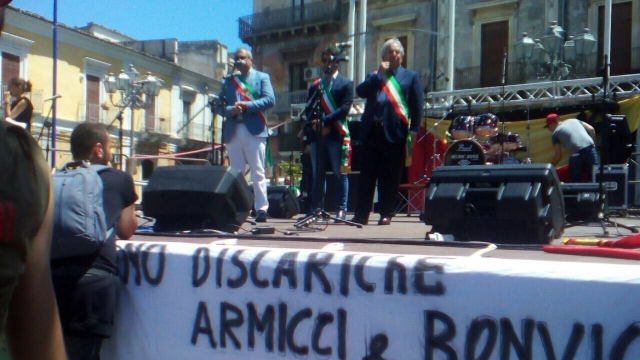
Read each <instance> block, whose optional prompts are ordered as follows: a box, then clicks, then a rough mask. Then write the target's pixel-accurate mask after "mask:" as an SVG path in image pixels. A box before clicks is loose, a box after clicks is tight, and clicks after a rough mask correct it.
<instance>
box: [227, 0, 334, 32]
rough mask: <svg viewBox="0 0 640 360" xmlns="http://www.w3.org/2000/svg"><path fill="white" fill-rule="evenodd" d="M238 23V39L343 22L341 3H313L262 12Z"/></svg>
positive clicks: (244, 18)
mask: <svg viewBox="0 0 640 360" xmlns="http://www.w3.org/2000/svg"><path fill="white" fill-rule="evenodd" d="M239 22H240V29H239V36H240V38H246V37H249V36H255V35H258V34H261V33H264V32H268V31H275V30H286V29H290V28H297V27H304V26H309V25H315V24H322V23H331V24H341V23H342V22H343V19H342V1H340V0H325V1H315V2H312V3H310V4H304V5H298V6H293V7H287V8H284V9H278V10H270V11H264V12H261V13H257V14H253V15H247V16H243V17H241V18H240V19H239Z"/></svg>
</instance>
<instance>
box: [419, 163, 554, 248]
mask: <svg viewBox="0 0 640 360" xmlns="http://www.w3.org/2000/svg"><path fill="white" fill-rule="evenodd" d="M424 211H425V212H424V221H425V223H426V224H427V225H431V226H432V230H431V231H433V232H439V233H442V234H452V235H453V236H454V239H455V240H456V241H482V242H491V243H497V244H548V243H549V242H550V241H551V240H552V239H554V238H555V239H557V238H559V237H560V236H561V235H562V232H563V227H564V201H563V199H562V191H561V188H560V181H559V180H558V175H557V174H556V172H555V170H554V169H553V167H552V166H551V164H517V165H512V164H510V165H470V166H440V167H438V168H436V169H435V170H434V171H433V173H432V175H431V178H430V180H429V183H428V187H427V191H426V193H425V199H424Z"/></svg>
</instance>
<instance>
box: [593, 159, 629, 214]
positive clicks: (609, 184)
mask: <svg viewBox="0 0 640 360" xmlns="http://www.w3.org/2000/svg"><path fill="white" fill-rule="evenodd" d="M602 166H603V169H602V175H603V176H604V182H603V183H602V185H603V187H604V190H605V191H606V194H607V196H606V200H607V202H606V204H607V209H606V210H627V207H628V206H627V204H628V199H627V197H628V189H629V165H627V164H614V165H602ZM593 182H595V183H598V184H599V183H600V166H598V165H596V166H594V167H593Z"/></svg>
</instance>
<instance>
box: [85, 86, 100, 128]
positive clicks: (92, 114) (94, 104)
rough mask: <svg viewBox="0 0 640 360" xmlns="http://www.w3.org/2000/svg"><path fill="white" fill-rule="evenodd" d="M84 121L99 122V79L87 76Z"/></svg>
mask: <svg viewBox="0 0 640 360" xmlns="http://www.w3.org/2000/svg"><path fill="white" fill-rule="evenodd" d="M86 92H87V102H86V118H85V120H86V121H89V122H100V78H99V77H97V76H93V75H87V81H86Z"/></svg>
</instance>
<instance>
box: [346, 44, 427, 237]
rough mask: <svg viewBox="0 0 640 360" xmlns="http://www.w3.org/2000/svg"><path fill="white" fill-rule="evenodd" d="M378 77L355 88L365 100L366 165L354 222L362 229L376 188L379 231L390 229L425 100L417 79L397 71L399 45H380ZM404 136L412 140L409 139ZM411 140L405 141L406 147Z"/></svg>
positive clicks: (401, 51)
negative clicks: (386, 227) (407, 159)
mask: <svg viewBox="0 0 640 360" xmlns="http://www.w3.org/2000/svg"><path fill="white" fill-rule="evenodd" d="M381 58H382V61H381V62H380V66H379V68H378V71H377V72H375V73H372V74H370V75H369V76H368V77H367V78H366V79H365V80H364V81H363V82H362V83H361V84H360V85H358V86H357V87H356V94H358V96H360V97H361V98H365V99H367V102H366V103H365V108H364V113H363V114H362V125H361V129H360V138H361V140H362V145H363V147H362V151H363V154H364V156H365V158H366V159H367V160H366V161H364V162H363V164H362V170H361V171H360V178H359V189H358V194H359V196H358V205H357V207H356V212H355V215H354V217H353V219H352V221H353V222H356V223H360V224H363V225H366V224H367V223H368V222H369V213H370V212H371V207H372V203H373V194H374V190H375V186H376V181H377V183H378V207H379V209H378V210H379V212H380V221H378V225H390V224H391V217H392V216H393V212H394V210H395V204H396V201H397V196H398V186H400V176H401V174H402V171H403V170H404V166H405V157H407V156H409V155H410V149H411V147H413V144H414V142H415V136H416V134H417V133H418V130H420V122H421V121H422V114H423V106H424V97H423V94H422V85H421V84H420V77H419V75H418V73H416V72H415V71H412V70H407V69H405V68H404V67H402V66H401V64H402V60H403V58H404V47H403V46H402V44H401V43H400V41H399V40H398V39H395V38H394V39H390V40H387V42H385V43H384V45H383V47H382V51H381ZM409 131H410V132H411V135H413V136H411V137H409V135H410V134H409ZM409 140H410V141H409Z"/></svg>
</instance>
